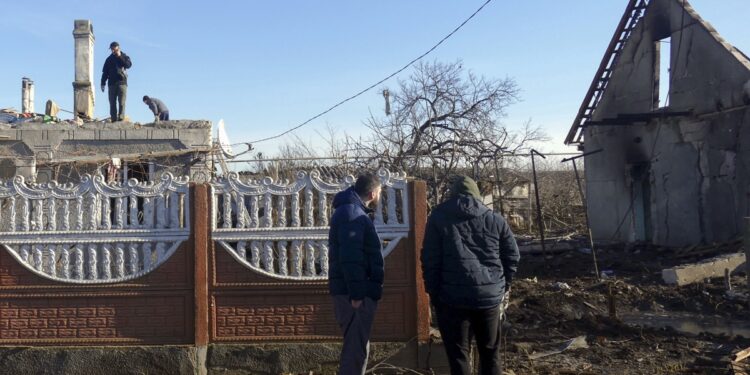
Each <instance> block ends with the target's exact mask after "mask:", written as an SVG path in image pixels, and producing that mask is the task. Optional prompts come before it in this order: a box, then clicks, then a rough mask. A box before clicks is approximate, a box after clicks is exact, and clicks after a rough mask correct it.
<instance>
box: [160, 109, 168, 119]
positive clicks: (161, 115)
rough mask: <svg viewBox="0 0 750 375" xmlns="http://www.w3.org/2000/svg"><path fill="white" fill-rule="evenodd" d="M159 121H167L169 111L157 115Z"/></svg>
mask: <svg viewBox="0 0 750 375" xmlns="http://www.w3.org/2000/svg"><path fill="white" fill-rule="evenodd" d="M159 121H169V111H166V112H162V113H159Z"/></svg>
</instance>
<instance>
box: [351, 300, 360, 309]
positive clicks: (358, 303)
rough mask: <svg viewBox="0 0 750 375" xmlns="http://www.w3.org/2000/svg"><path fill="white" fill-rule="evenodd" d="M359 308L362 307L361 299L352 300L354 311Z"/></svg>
mask: <svg viewBox="0 0 750 375" xmlns="http://www.w3.org/2000/svg"><path fill="white" fill-rule="evenodd" d="M360 306H362V300H361V299H353V300H352V307H353V308H355V309H358V308H359V307H360Z"/></svg>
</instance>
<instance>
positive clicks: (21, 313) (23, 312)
mask: <svg viewBox="0 0 750 375" xmlns="http://www.w3.org/2000/svg"><path fill="white" fill-rule="evenodd" d="M36 313H37V311H36V309H20V310H18V317H19V318H36Z"/></svg>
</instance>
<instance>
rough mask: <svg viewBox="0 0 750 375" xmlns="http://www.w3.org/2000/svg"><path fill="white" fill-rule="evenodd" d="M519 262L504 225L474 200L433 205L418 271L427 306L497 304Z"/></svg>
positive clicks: (457, 199)
mask: <svg viewBox="0 0 750 375" xmlns="http://www.w3.org/2000/svg"><path fill="white" fill-rule="evenodd" d="M519 258H520V254H519V252H518V246H517V245H516V240H515V238H514V237H513V233H512V232H511V230H510V227H509V226H508V224H507V223H506V222H505V220H504V219H503V218H502V216H500V215H498V214H495V213H494V212H492V211H491V210H490V209H489V208H487V207H486V206H485V205H484V204H482V202H480V201H479V200H477V199H476V198H474V197H471V196H468V195H458V196H455V197H453V198H451V199H449V200H447V201H446V202H443V203H442V204H440V205H438V206H437V207H435V208H434V209H433V210H432V213H431V214H430V217H429V219H428V220H427V228H426V229H425V236H424V244H423V248H422V271H423V277H424V281H425V287H426V289H427V293H428V294H429V295H430V299H431V300H432V301H433V303H437V302H441V303H445V304H448V305H452V306H456V307H462V308H470V309H484V308H490V307H494V306H497V305H498V304H500V302H501V300H502V296H503V294H504V293H505V287H506V285H510V283H511V282H512V280H513V275H514V274H515V272H516V269H517V266H518V260H519Z"/></svg>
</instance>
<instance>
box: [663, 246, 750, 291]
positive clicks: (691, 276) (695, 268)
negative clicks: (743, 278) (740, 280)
mask: <svg viewBox="0 0 750 375" xmlns="http://www.w3.org/2000/svg"><path fill="white" fill-rule="evenodd" d="M744 264H745V254H744V253H735V254H728V255H722V256H718V257H715V258H711V259H707V260H704V261H702V262H699V263H693V264H685V265H681V266H678V267H674V268H667V269H664V270H662V271H661V277H662V279H664V282H665V283H667V284H676V285H679V286H683V285H688V284H692V283H695V282H699V281H703V280H705V279H711V278H718V277H724V270H725V269H728V270H729V272H730V273H732V272H734V271H735V270H737V269H738V268H740V267H744Z"/></svg>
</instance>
